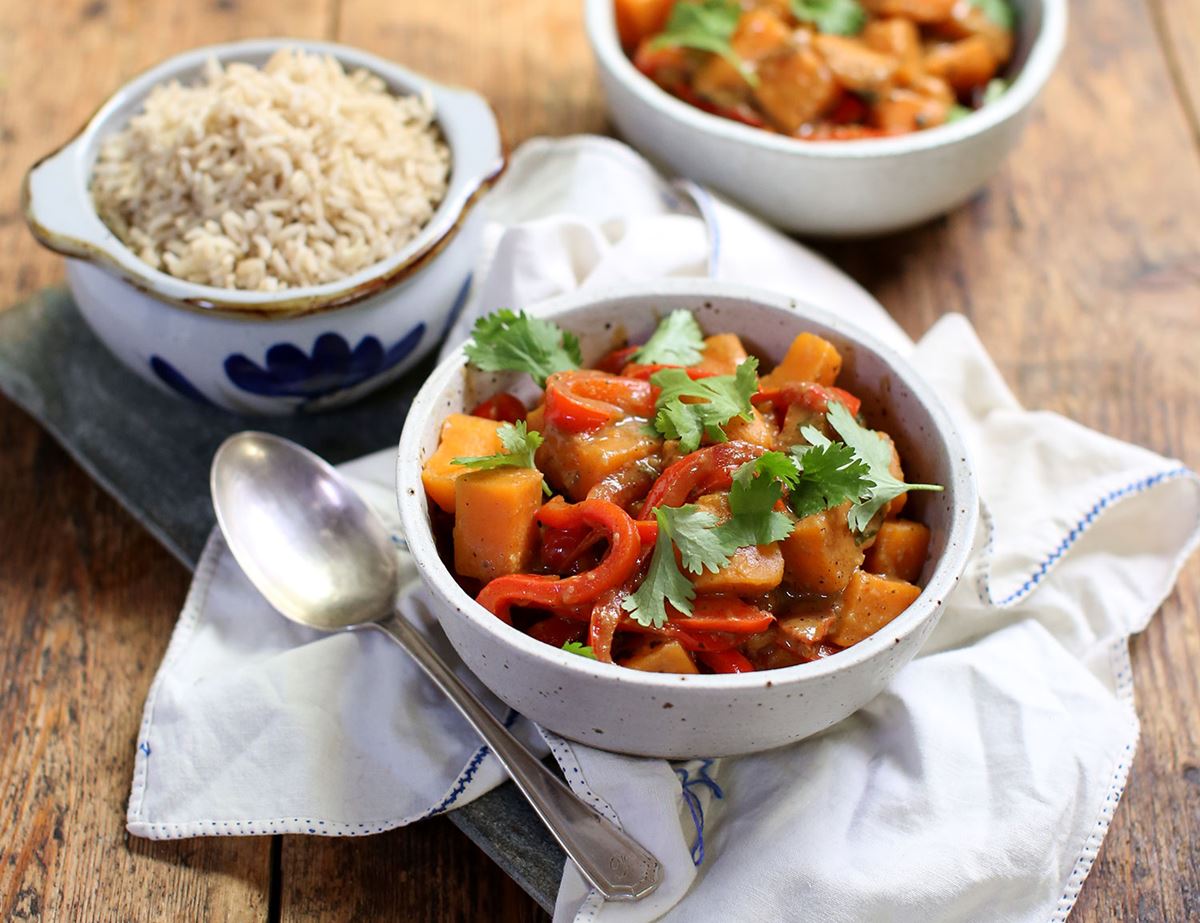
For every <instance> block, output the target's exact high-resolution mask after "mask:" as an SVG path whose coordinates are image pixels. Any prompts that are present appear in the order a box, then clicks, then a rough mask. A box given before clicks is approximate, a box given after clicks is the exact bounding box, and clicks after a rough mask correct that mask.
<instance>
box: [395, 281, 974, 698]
mask: <svg viewBox="0 0 1200 923" xmlns="http://www.w3.org/2000/svg"><path fill="white" fill-rule="evenodd" d="M655 296H667V297H681V298H694V299H696V300H697V301H703V300H704V299H705V298H712V297H714V296H716V297H724V298H734V299H742V300H745V301H751V302H754V303H755V304H757V305H761V306H764V307H767V308H773V309H776V310H779V311H783V312H786V313H788V314H792V315H795V316H798V317H799V318H801V319H806V318H807V319H811V320H813V321H816V322H817V323H820V324H824V325H825V326H827V327H829V328H831V329H833V330H835V331H837V332H838V333H839V334H841V335H843V336H845V337H846V338H847V339H848V340H851V341H853V342H854V343H855V344H856V345H859V346H861V347H864V348H866V349H867V350H870V351H872V352H874V353H876V354H877V355H878V356H879V357H880V358H881V359H883V361H884V362H885V363H886V364H887V366H888V367H889V368H890V369H891V370H892V372H893V373H894V374H895V375H896V376H898V377H899V379H900V380H901V381H902V382H903V384H904V386H905V387H906V388H908V389H909V391H910V392H911V393H912V395H913V397H914V398H915V399H916V400H917V401H918V403H920V404H921V405H922V406H923V407H924V408H925V409H926V410H927V411H928V413H929V415H930V417H931V418H932V420H933V423H934V428H935V431H936V433H937V434H938V436H940V438H941V439H942V441H943V443H944V444H945V447H946V456H947V458H949V459H950V474H951V480H952V481H953V482H954V487H955V499H956V501H957V502H956V503H955V506H954V508H953V509H952V510H951V512H950V528H949V533H948V534H947V536H946V548H945V551H944V552H943V554H942V557H941V558H940V559H939V560H938V562H937V563H936V565H935V566H934V569H933V572H932V573H931V574H930V577H929V580H928V582H927V583H926V584H925V586H924V587H922V589H921V595H920V596H919V597H918V598H917V600H916V601H915V602H914V603H913V604H912V605H911V606H909V608H908V609H906V610H905V611H904V612H902V613H901V614H900V615H898V616H897V617H896V618H895V619H893V620H892V621H891V622H889V623H888V624H887V625H885V626H884V627H883V628H881V629H880V630H879V631H877V632H875V634H873V635H871V636H870V637H868V638H865V639H864V640H862V641H859V642H858V643H857V644H854V645H852V646H851V647H848V648H846V649H845V650H842V651H839V652H838V653H837V654H836V655H834V656H832V657H827V658H821V659H819V660H814V661H811V662H809V663H802V664H798V665H796V666H791V667H781V668H779V669H775V670H759V671H756V672H753V673H742V674H675V673H646V672H643V671H641V670H631V669H629V668H628V667H622V666H619V665H617V664H611V663H599V662H597V661H594V660H589V659H588V658H586V657H580V656H579V655H577V654H570V653H567V652H566V651H562V650H559V649H558V648H555V647H551V646H550V645H548V644H545V643H544V642H542V641H538V640H537V639H535V638H532V637H530V636H529V635H527V634H525V633H524V632H522V631H519V630H518V629H516V628H513V627H512V626H511V625H507V624H505V623H504V622H502V621H500V620H499V619H498V618H496V616H495V614H493V613H492V612H489V611H488V610H487V609H485V608H484V607H483V606H481V605H480V604H479V603H477V602H476V601H475V600H474V599H472V598H471V597H470V596H468V595H467V594H466V593H465V592H464V591H463V589H462V588H461V587H460V586H459V585H458V582H457V581H456V580H455V579H454V576H453V575H452V574H451V572H450V569H449V567H448V566H447V564H446V563H445V561H443V560H442V557H441V555H440V554H439V553H438V550H437V545H436V542H435V540H434V537H433V530H432V528H431V527H430V523H429V517H428V514H427V512H426V510H427V505H426V504H427V503H428V500H427V499H426V498H425V490H424V487H423V485H422V483H421V470H420V465H418V464H416V463H415V460H416V459H418V458H419V457H420V452H419V450H420V442H421V439H422V438H423V436H424V433H425V430H426V429H427V427H429V426H440V423H441V420H442V418H443V417H444V415H445V414H444V412H443V411H442V410H441V409H439V408H438V407H437V406H435V405H436V403H437V401H438V399H439V396H440V394H441V392H442V390H443V389H444V388H445V387H446V385H448V384H449V383H450V382H451V380H452V379H453V378H454V377H455V376H458V375H461V374H462V372H463V368H464V367H465V365H466V355H465V353H464V352H463V346H461V345H460V346H459V347H457V348H456V349H455V350H454V351H453V352H452V353H451V354H450V355H449V356H447V357H446V358H445V359H444V360H442V361H441V362H440V363H439V364H438V366H437V368H436V369H434V371H433V373H432V374H431V375H430V376H429V378H428V379H426V381H425V384H424V385H423V386H422V387H421V390H420V391H419V392H418V393H417V396H416V398H415V399H414V400H413V402H412V405H411V407H410V408H409V412H408V418H407V419H406V420H405V424H404V430H403V432H402V433H401V435H400V443H399V447H398V451H397V458H396V494H397V499H398V503H399V507H400V519H401V524H402V526H403V529H404V534H405V541H406V542H407V544H408V548H409V550H410V551H411V552H412V555H413V559H414V561H415V563H416V565H417V568H418V570H419V571H420V573H421V575H422V578H423V579H425V580H428V581H430V582H432V583H433V584H434V589H435V592H437V593H439V594H441V595H442V596H445V597H446V598H447V599H449V600H452V604H453V606H454V608H455V610H457V612H458V613H459V615H461V616H462V617H464V618H467V619H469V620H471V621H472V622H474V623H475V624H476V625H478V626H479V627H481V628H482V629H483V630H484V631H485V632H486V633H487V634H490V635H491V636H492V637H494V638H495V639H496V643H497V644H498V645H500V646H501V647H503V646H505V645H508V646H511V647H515V648H517V649H518V650H520V651H522V652H524V653H525V654H528V655H530V656H532V657H535V658H539V659H542V660H544V661H547V662H548V663H551V664H554V665H555V666H557V667H560V668H566V669H567V670H568V671H575V672H577V673H579V674H581V675H588V676H591V677H598V678H605V679H613V680H616V681H619V682H625V683H631V684H634V685H639V686H644V687H645V688H647V689H657V690H662V689H675V690H678V689H681V688H688V689H695V690H707V691H718V692H723V691H730V690H735V689H752V688H760V687H763V686H768V687H769V686H777V685H782V684H783V683H785V682H788V681H796V680H801V679H815V678H818V677H822V676H829V675H831V674H834V673H840V672H842V671H843V670H847V669H850V668H851V667H854V666H856V665H858V664H861V663H863V662H864V661H867V660H870V659H872V658H873V657H876V656H878V655H879V654H882V653H883V652H885V651H886V650H889V649H891V648H892V647H894V646H895V645H896V644H898V643H899V642H900V640H901V639H903V638H905V637H907V636H908V635H910V634H912V633H913V632H915V631H917V630H918V629H919V628H920V627H921V626H922V625H923V624H925V623H926V622H927V621H928V620H929V619H930V618H933V616H934V614H935V613H936V612H937V611H938V610H939V609H940V608H941V606H942V605H943V604H944V603H945V600H946V597H947V596H948V594H949V593H950V591H951V590H953V588H954V586H955V584H957V582H958V580H959V579H960V578H961V576H962V574H963V571H964V570H965V569H966V565H967V561H968V558H969V556H970V553H971V549H972V546H973V543H974V535H975V529H976V525H977V522H978V517H979V494H978V488H977V486H976V483H975V474H974V471H973V469H972V468H971V465H970V455H969V454H968V452H967V451H966V446H965V443H964V442H963V440H962V437H961V436H960V435H959V432H958V429H957V427H955V425H954V422H953V420H952V419H951V417H950V414H949V412H948V411H947V410H946V409H945V407H944V405H943V404H942V402H941V399H940V398H938V397H937V395H936V394H935V393H934V392H933V389H932V388H931V387H930V386H929V385H928V384H927V383H926V382H925V380H924V379H923V378H922V377H921V376H920V374H919V373H918V372H917V371H916V369H915V368H913V366H912V365H910V364H909V362H908V361H907V360H906V359H905V358H903V357H902V356H901V355H900V354H899V353H897V352H896V351H895V350H893V349H891V348H890V347H888V346H886V345H884V344H883V343H881V342H880V341H879V340H877V339H875V337H874V336H872V335H871V334H870V333H868V332H867V331H865V330H863V329H862V328H861V327H859V326H857V325H855V324H851V323H848V322H846V321H844V320H842V319H841V318H839V317H837V316H836V315H834V314H833V313H831V312H830V311H828V310H826V309H823V308H818V307H816V306H814V305H811V304H808V303H806V302H803V301H801V300H799V299H796V298H792V297H790V296H787V295H783V294H780V293H777V292H771V291H767V290H765V289H759V288H755V287H753V286H747V285H741V284H735V283H732V282H718V281H713V280H710V279H679V280H662V281H656V282H653V283H650V284H646V283H642V284H634V285H620V286H612V287H607V288H604V289H596V290H592V291H584V292H572V293H569V294H566V295H562V296H559V297H557V298H552V299H550V300H548V301H543V302H540V303H538V304H536V305H533V306H531V307H527V308H526V309H525V310H526V311H528V312H529V313H530V314H536V315H538V316H541V317H545V316H553V315H555V314H558V313H560V312H562V311H566V310H571V309H575V308H580V307H587V306H594V307H595V308H596V309H597V310H599V306H600V305H602V304H604V303H607V302H611V301H617V300H621V299H624V298H633V297H637V298H646V297H655ZM435 421H436V422H435ZM406 460H409V461H408V462H407V463H406ZM921 603H923V604H924V606H925V607H927V608H926V609H925V611H921V612H918V611H916V610H915V607H916V606H917V605H918V604H921ZM436 604H437V605H441V603H440V601H438V602H437V603H436ZM440 618H441V616H439V620H440Z"/></svg>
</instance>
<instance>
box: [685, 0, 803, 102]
mask: <svg viewBox="0 0 1200 923" xmlns="http://www.w3.org/2000/svg"><path fill="white" fill-rule="evenodd" d="M791 40H792V30H791V29H790V28H789V27H788V25H787V23H786V22H784V21H783V20H782V19H781V18H780V17H779V16H778V15H776V14H775V13H774V12H772V11H771V10H768V9H763V8H758V9H753V10H748V11H746V12H745V13H743V14H742V16H741V18H740V19H738V24H737V29H736V30H735V31H734V33H733V37H732V38H731V39H730V40H729V44H730V45H731V46H732V48H733V51H734V54H736V55H737V56H738V58H739V59H741V61H742V62H743V64H744V65H746V66H747V67H750V68H754V66H755V65H756V64H757V63H758V62H759V61H762V60H763V59H765V58H768V57H770V56H771V55H773V54H779V53H780V52H784V51H786V50H787V49H788V47H789V46H790V45H791ZM692 88H693V89H694V90H695V91H696V92H697V93H699V94H700V95H701V96H704V97H707V98H708V99H711V100H712V101H713V102H715V103H719V104H721V105H728V106H732V105H737V104H738V103H740V102H744V101H745V100H746V99H747V98H748V97H749V95H750V84H749V83H747V82H746V77H745V75H744V74H743V73H742V71H740V70H739V69H738V68H737V67H735V66H734V65H733V64H732V63H730V61H729V59H728V58H725V57H723V56H721V55H712V56H711V57H710V58H709V59H708V61H706V62H705V63H704V65H703V66H702V67H701V68H700V70H699V71H697V73H696V77H695V80H694V81H693V82H692Z"/></svg>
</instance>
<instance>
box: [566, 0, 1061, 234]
mask: <svg viewBox="0 0 1200 923" xmlns="http://www.w3.org/2000/svg"><path fill="white" fill-rule="evenodd" d="M1066 22H1067V6H1066V0H587V19H586V23H587V32H588V38H589V41H590V43H591V46H592V50H593V52H594V54H595V57H596V61H597V65H598V70H599V75H600V82H601V85H602V87H603V89H604V92H605V96H606V97H607V100H608V106H609V110H610V112H611V114H612V118H613V121H614V122H615V124H616V127H617V129H618V130H619V132H620V133H621V134H622V135H623V136H624V137H625V138H626V139H628V140H629V141H630V142H631V143H632V144H633V145H634V146H635V147H637V148H639V149H640V150H642V151H643V152H645V153H647V154H649V155H650V156H651V157H653V158H654V159H656V160H658V161H661V162H662V163H664V164H666V165H667V166H669V167H670V168H672V169H673V170H675V171H676V172H678V173H679V174H681V175H683V176H686V177H688V178H689V179H693V180H696V181H698V182H701V183H704V184H705V185H708V186H711V187H712V188H713V189H715V190H716V191H718V192H721V193H723V194H725V195H727V196H729V197H730V198H733V199H735V200H737V201H739V202H741V203H742V204H744V205H746V206H748V207H749V208H750V209H752V210H753V211H755V212H757V213H758V214H760V215H762V216H763V217H765V218H767V219H768V220H769V221H770V222H771V223H773V224H775V225H778V226H780V227H782V228H784V229H786V230H789V231H796V232H801V233H807V234H816V235H825V236H862V235H869V234H880V233H886V232H889V231H893V230H897V229H900V228H904V227H907V226H911V225H914V224H917V223H919V222H922V221H925V220H927V219H929V218H932V217H934V216H936V215H939V214H942V213H944V212H946V211H948V210H949V209H951V208H953V207H955V206H957V205H959V204H961V203H962V202H964V201H965V200H966V199H968V198H969V197H970V196H971V195H973V194H974V193H975V192H977V191H978V190H979V189H980V188H981V187H982V186H983V185H984V184H985V183H986V181H987V180H988V178H989V177H990V176H991V175H992V174H993V173H995V172H996V170H997V169H999V167H1000V165H1001V163H1002V162H1003V161H1004V159H1005V158H1006V157H1007V155H1008V154H1009V153H1010V152H1011V150H1012V149H1013V148H1014V147H1015V146H1016V144H1017V141H1018V139H1019V137H1020V133H1021V129H1022V128H1023V126H1024V124H1025V122H1026V121H1027V119H1028V118H1029V115H1030V112H1031V110H1032V108H1033V104H1034V101H1035V100H1036V99H1037V97H1038V96H1039V94H1040V93H1041V91H1042V88H1043V87H1044V85H1045V84H1046V81H1047V80H1048V79H1049V77H1050V75H1051V73H1052V72H1053V70H1054V66H1055V64H1056V63H1057V60H1058V56H1059V53H1060V52H1061V50H1062V47H1063V43H1064V40H1065V35H1066Z"/></svg>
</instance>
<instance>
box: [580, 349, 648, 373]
mask: <svg viewBox="0 0 1200 923" xmlns="http://www.w3.org/2000/svg"><path fill="white" fill-rule="evenodd" d="M639 349H641V347H640V346H623V347H621V348H620V349H614V350H613V351H612V352H610V353H608V354H607V355H605V356H604V357H603V358H601V359H600V361H599V362H597V363H596V364H595V365H593V366H592V368H594V369H596V370H598V371H601V372H608V373H609V374H610V375H619V374H621V369H623V368H625V364H626V363H627V362H629V360H630V358H631V357H632V356H633V354H634V353H636V352H637V351H638V350H639Z"/></svg>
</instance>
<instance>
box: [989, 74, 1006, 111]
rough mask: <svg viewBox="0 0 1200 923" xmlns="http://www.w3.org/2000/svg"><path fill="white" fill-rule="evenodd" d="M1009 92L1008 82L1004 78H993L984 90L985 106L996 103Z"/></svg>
mask: <svg viewBox="0 0 1200 923" xmlns="http://www.w3.org/2000/svg"><path fill="white" fill-rule="evenodd" d="M1007 92H1008V81H1007V80H1005V79H1004V78H1003V77H993V78H992V79H991V80H989V81H988V82H987V86H986V87H984V88H983V105H985V106H987V105H990V104H991V103H994V102H995V101H996V100H998V99H999V98H1000V97H1001V96H1003V95H1004V94H1005V93H1007Z"/></svg>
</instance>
